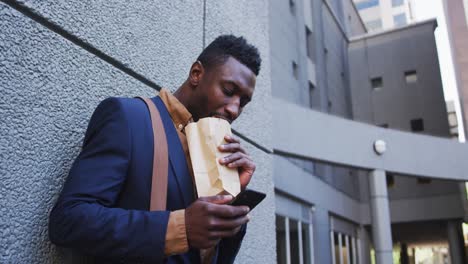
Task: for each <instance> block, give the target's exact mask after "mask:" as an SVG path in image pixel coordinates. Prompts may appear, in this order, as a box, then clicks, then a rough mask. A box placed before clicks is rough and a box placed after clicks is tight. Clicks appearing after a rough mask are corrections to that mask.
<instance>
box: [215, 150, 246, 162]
mask: <svg viewBox="0 0 468 264" xmlns="http://www.w3.org/2000/svg"><path fill="white" fill-rule="evenodd" d="M239 159H247V160H250V161H252V160H251V159H250V157H249V156H248V155H246V154H244V153H241V152H236V153H233V154H231V155H228V156H226V157H224V158H221V159H219V163H220V164H221V165H226V164H229V163H231V162H234V161H236V160H239Z"/></svg>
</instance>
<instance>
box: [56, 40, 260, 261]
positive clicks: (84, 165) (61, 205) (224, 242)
mask: <svg viewBox="0 0 468 264" xmlns="http://www.w3.org/2000/svg"><path fill="white" fill-rule="evenodd" d="M260 64H261V59H260V56H259V54H258V50H257V49H256V48H255V47H254V46H252V45H250V44H248V43H247V42H246V41H245V39H244V38H242V37H235V36H232V35H225V36H220V37H218V38H217V39H216V40H214V41H213V42H212V43H211V44H210V45H209V46H208V47H206V49H205V50H203V52H202V53H201V54H200V56H199V57H198V60H197V61H196V62H195V63H193V65H192V67H191V68H190V72H189V76H188V78H187V80H186V81H185V82H184V83H183V84H182V86H181V87H180V88H179V89H178V90H177V91H176V92H175V93H174V95H172V94H170V93H169V92H168V91H167V90H164V89H163V90H161V92H160V94H159V97H154V98H152V99H151V100H152V101H153V102H154V103H155V104H156V106H157V107H158V109H159V111H160V113H161V119H162V120H163V124H164V129H165V132H166V136H167V142H168V152H169V153H168V155H169V171H168V192H167V209H166V210H167V211H153V212H150V211H148V209H149V202H150V192H151V175H152V160H153V130H152V127H151V120H150V116H149V112H148V109H147V107H146V105H145V104H144V103H143V101H141V100H139V99H135V98H133V99H130V98H108V99H106V100H104V101H103V102H101V104H100V105H99V106H98V107H97V109H96V110H95V112H94V114H93V116H92V118H91V120H90V123H89V125H88V129H87V132H86V135H85V139H84V142H83V148H82V151H81V153H80V155H79V156H78V157H77V159H76V161H75V162H74V164H73V166H72V168H71V170H70V174H69V176H68V178H67V181H66V183H65V186H64V188H63V190H62V193H61V195H60V197H59V199H58V201H57V203H56V205H55V206H54V208H53V209H52V212H51V214H50V219H49V236H50V239H51V241H52V242H53V243H55V244H57V245H61V246H66V247H72V248H74V249H77V250H79V251H81V252H83V253H85V254H88V255H93V256H96V257H97V258H98V259H99V263H105V262H109V263H114V262H123V263H127V262H148V263H162V262H167V263H199V262H203V263H232V262H233V261H234V259H235V256H236V255H237V252H238V250H239V247H240V243H241V241H242V239H243V237H244V235H245V231H246V223H247V221H248V220H249V217H248V215H247V214H248V207H245V206H230V205H228V203H229V202H230V201H231V199H232V197H230V196H226V195H217V196H213V197H200V198H197V197H196V190H195V184H194V182H193V172H192V170H191V163H190V159H189V152H188V147H187V139H186V137H185V134H184V128H185V126H186V125H187V124H188V123H189V122H191V121H197V120H198V119H200V118H203V117H218V118H223V119H226V120H227V121H228V122H230V123H231V122H233V121H234V120H235V119H236V118H237V117H238V116H239V115H240V114H241V112H242V110H243V108H244V107H245V106H246V105H247V104H248V103H249V102H250V100H251V99H252V95H253V92H254V87H255V81H256V76H257V75H258V73H259V70H260ZM225 140H226V142H227V144H225V145H222V146H219V149H220V151H223V152H229V153H231V154H230V155H228V156H227V157H226V158H224V159H222V160H220V161H219V162H220V164H222V165H225V166H228V167H231V168H237V169H238V170H239V177H240V183H241V189H245V187H246V186H247V184H248V183H249V181H250V179H251V177H252V175H253V173H254V171H255V164H254V162H253V161H252V160H251V158H250V157H249V156H248V155H247V154H246V152H245V150H244V149H243V148H242V147H241V146H240V142H239V140H238V139H236V138H234V137H232V136H231V137H228V136H227V137H226V138H225ZM155 147H158V146H155Z"/></svg>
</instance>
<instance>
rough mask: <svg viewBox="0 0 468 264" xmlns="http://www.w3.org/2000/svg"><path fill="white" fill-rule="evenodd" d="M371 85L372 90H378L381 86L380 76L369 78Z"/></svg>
mask: <svg viewBox="0 0 468 264" xmlns="http://www.w3.org/2000/svg"><path fill="white" fill-rule="evenodd" d="M371 87H372V89H373V90H377V91H378V90H380V89H382V87H383V80H382V77H376V78H372V79H371Z"/></svg>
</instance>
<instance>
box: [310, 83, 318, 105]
mask: <svg viewBox="0 0 468 264" xmlns="http://www.w3.org/2000/svg"><path fill="white" fill-rule="evenodd" d="M315 97H316V94H315V86H314V84H313V83H312V82H311V81H309V106H310V108H314V107H316V105H314V104H315V102H316V101H317V100H314V99H315Z"/></svg>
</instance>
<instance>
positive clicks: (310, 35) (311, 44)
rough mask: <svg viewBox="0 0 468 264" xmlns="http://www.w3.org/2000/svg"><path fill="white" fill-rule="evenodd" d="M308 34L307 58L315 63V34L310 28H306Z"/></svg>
mask: <svg viewBox="0 0 468 264" xmlns="http://www.w3.org/2000/svg"><path fill="white" fill-rule="evenodd" d="M305 34H306V51H307V57H309V59H311V60H312V61H314V62H315V52H314V33H313V32H312V31H311V30H310V29H309V27H308V26H306V27H305Z"/></svg>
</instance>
